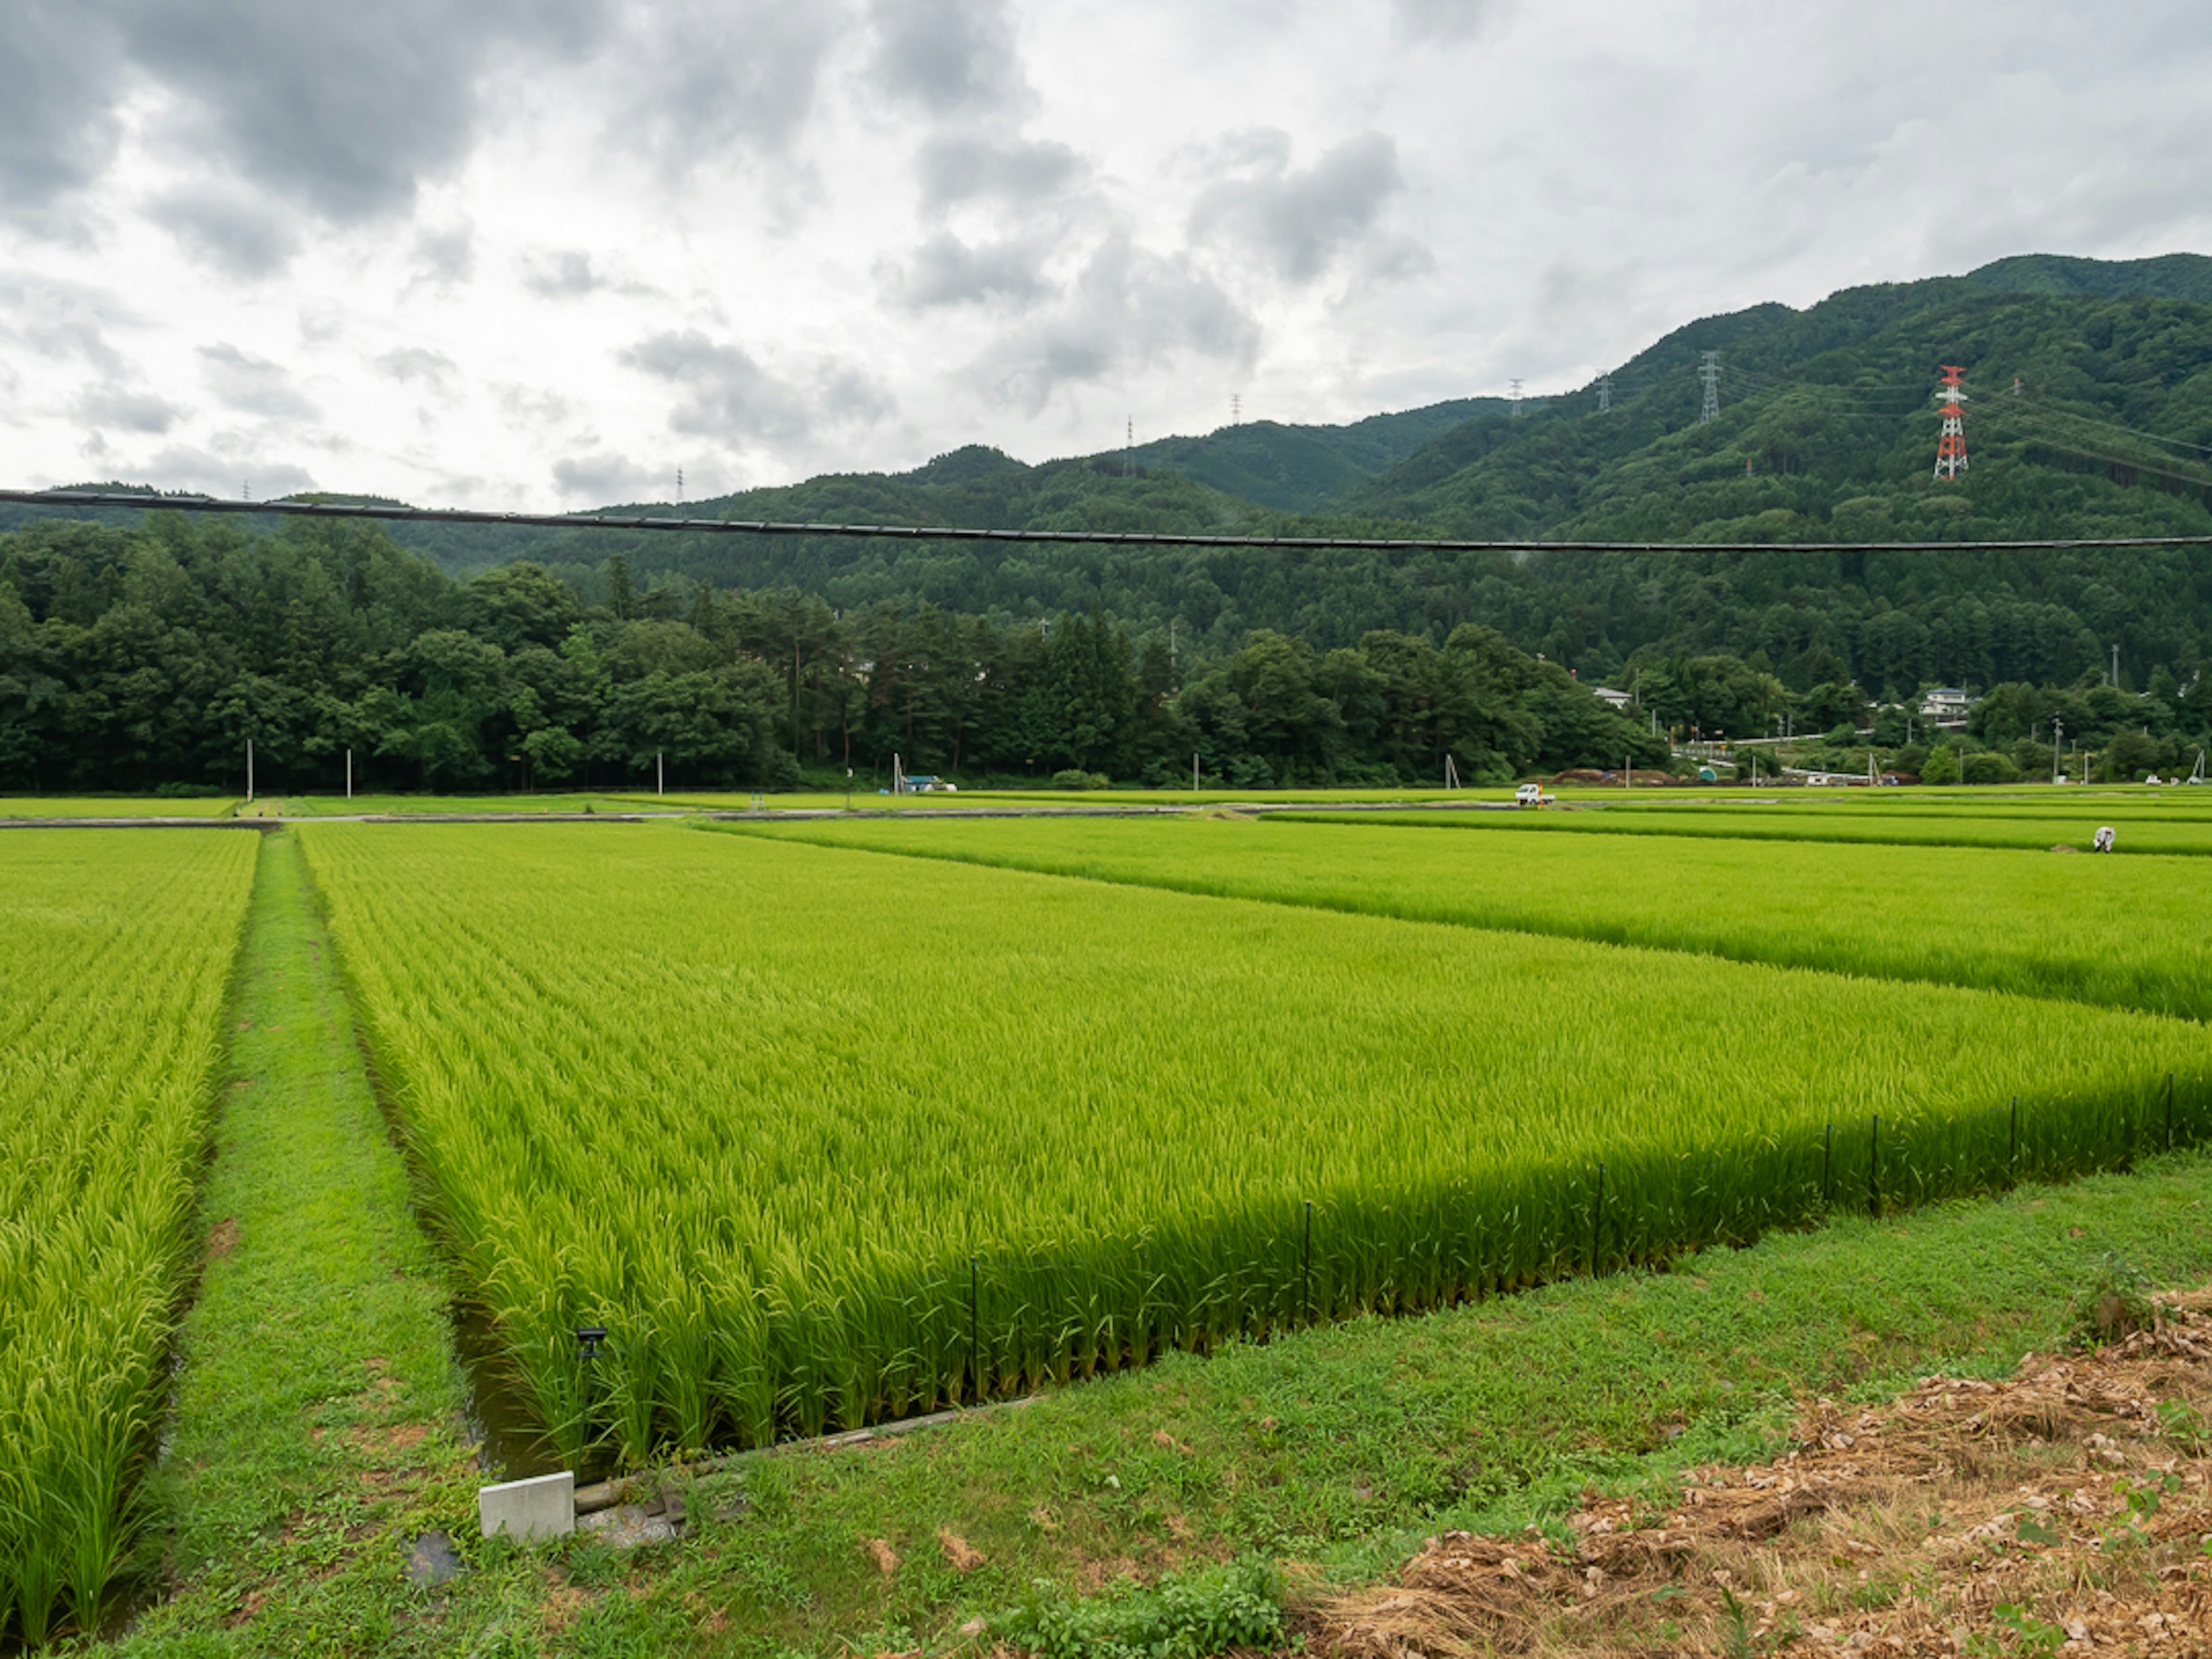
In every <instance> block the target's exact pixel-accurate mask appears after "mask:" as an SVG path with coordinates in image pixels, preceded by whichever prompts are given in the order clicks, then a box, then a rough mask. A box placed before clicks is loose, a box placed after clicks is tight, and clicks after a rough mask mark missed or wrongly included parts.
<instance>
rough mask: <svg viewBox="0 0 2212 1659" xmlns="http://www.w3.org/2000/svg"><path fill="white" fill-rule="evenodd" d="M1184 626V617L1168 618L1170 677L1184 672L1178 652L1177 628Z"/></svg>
mask: <svg viewBox="0 0 2212 1659" xmlns="http://www.w3.org/2000/svg"><path fill="white" fill-rule="evenodd" d="M1181 627H1182V617H1169V618H1168V678H1170V679H1173V678H1176V676H1177V675H1178V674H1179V673H1181V671H1182V659H1180V658H1179V657H1177V656H1176V629H1179V628H1181Z"/></svg>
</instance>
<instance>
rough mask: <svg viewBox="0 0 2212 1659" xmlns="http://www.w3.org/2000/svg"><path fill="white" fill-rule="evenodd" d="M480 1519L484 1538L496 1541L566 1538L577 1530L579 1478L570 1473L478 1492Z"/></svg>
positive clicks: (485, 1488) (540, 1476)
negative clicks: (501, 1538) (501, 1537)
mask: <svg viewBox="0 0 2212 1659" xmlns="http://www.w3.org/2000/svg"><path fill="white" fill-rule="evenodd" d="M477 1521H478V1522H480V1523H481V1524H482V1526H483V1535H484V1536H485V1537H487V1538H495V1537H497V1536H498V1535H499V1534H501V1533H505V1534H507V1536H508V1537H509V1538H513V1539H519V1540H524V1541H527V1540H530V1539H533V1538H564V1537H566V1536H567V1535H568V1534H570V1533H572V1532H574V1531H575V1530H576V1476H575V1473H574V1471H573V1470H570V1469H563V1470H562V1471H561V1472H560V1473H559V1474H541V1475H538V1476H535V1477H533V1478H532V1479H531V1480H504V1481H501V1483H500V1484H499V1485H498V1486H479V1487H477Z"/></svg>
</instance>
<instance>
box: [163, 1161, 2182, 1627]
mask: <svg viewBox="0 0 2212 1659" xmlns="http://www.w3.org/2000/svg"><path fill="white" fill-rule="evenodd" d="M2208 1215H2212V1158H2206V1157H2204V1156H2203V1155H2198V1154H2180V1155H2177V1156H2175V1157H2173V1158H2166V1159H2163V1160H2160V1162H2159V1163H2157V1164H2154V1165H2153V1166H2151V1167H2148V1168H2147V1169H2146V1170H2142V1171H2141V1172H2139V1173H2137V1174H2135V1175H2131V1176H2096V1177H2093V1178H2090V1179H2088V1180H2085V1181H2082V1182H2078V1183H2075V1184H2074V1185H2071V1186H2068V1187H2063V1188H2049V1189H2043V1188H2026V1189H2023V1190H2021V1191H2020V1192H2018V1193H2016V1194H2012V1195H2010V1196H2008V1197H2006V1198H2002V1199H1997V1200H1987V1201H1982V1202H1974V1203H1964V1204H1957V1205H1950V1206H1941V1207H1937V1208H1933V1209H1929V1210H1926V1211H1922V1212H1917V1213H1914V1214H1911V1215H1909V1216H1905V1217H1900V1218H1893V1219H1890V1220H1887V1221H1884V1222H1881V1223H1873V1222H1869V1221H1866V1220H1863V1219H1850V1220H1842V1221H1838V1222H1837V1223H1835V1224H1834V1225H1831V1226H1829V1227H1826V1228H1825V1229H1822V1230H1820V1231H1814V1232H1810V1233H1799V1234H1788V1235H1779V1236H1775V1237H1770V1238H1768V1239H1767V1240H1766V1241H1765V1242H1764V1243H1760V1244H1759V1245H1757V1246H1755V1247H1753V1248H1752V1249H1745V1250H1725V1249H1723V1250H1714V1251H1711V1252H1708V1253H1705V1254H1702V1255H1695V1256H1690V1257H1686V1258H1684V1259H1682V1260H1680V1261H1677V1262H1676V1263H1675V1264H1674V1268H1673V1270H1672V1271H1670V1272H1667V1273H1633V1274H1625V1275H1620V1276H1617V1277H1615V1278H1613V1279H1599V1280H1580V1279H1578V1280H1571V1281H1568V1282H1565V1283H1561V1284H1557V1285H1550V1286H1547V1287H1545V1288H1543V1289H1540V1290H1536V1291H1530V1292H1528V1293H1526V1294H1523V1295H1521V1296H1517V1297H1508V1298H1504V1299H1500V1300H1495V1301H1489V1302H1482V1303H1478V1304H1468V1305H1467V1306H1463V1307H1460V1308H1456V1309H1453V1310H1448V1311H1445V1312H1442V1313H1437V1314H1433V1315H1430V1316H1424V1317H1420V1318H1415V1319H1407V1320H1400V1321H1385V1320H1378V1319H1366V1320H1360V1321H1356V1322H1352V1323H1349V1324H1346V1325H1341V1326H1336V1327H1332V1328H1322V1329H1316V1330H1310V1331H1304V1332H1300V1333H1297V1334H1290V1335H1286V1336H1284V1337H1280V1338H1279V1339H1278V1340H1275V1341H1273V1342H1271V1343H1268V1344H1265V1345H1249V1346H1248V1345H1233V1346H1228V1347H1226V1348H1225V1349H1223V1350H1222V1351H1220V1352H1217V1353H1216V1354H1214V1355H1213V1356H1212V1357H1211V1358H1196V1357H1193V1356H1188V1355H1182V1356H1173V1357H1170V1358H1166V1359H1164V1360H1163V1361H1162V1362H1161V1363H1160V1364H1158V1365H1157V1366H1155V1367H1154V1368H1152V1370H1147V1371H1142V1372H1134V1373H1126V1374H1123V1375H1121V1376H1114V1377H1109V1378H1103V1379H1101V1380H1099V1381H1097V1382H1095V1383H1087V1384H1085V1385H1083V1386H1080V1387H1077V1388H1071V1389H1059V1390H1054V1391H1053V1392H1052V1393H1050V1394H1048V1395H1047V1396H1046V1397H1045V1398H1044V1399H1042V1400H1041V1401H1038V1402H1036V1404H1034V1405H1032V1406H1030V1407H1027V1408H1026V1409H1024V1410H1023V1411H1020V1412H1018V1413H1012V1414H1009V1415H1005V1416H997V1417H987V1418H980V1419H975V1420H973V1421H970V1422H966V1423H963V1424H959V1425H956V1426H954V1427H951V1428H950V1429H945V1430H940V1431H932V1432H929V1433H927V1434H924V1435H920V1436H916V1437H911V1438H908V1439H904V1440H898V1441H884V1442H880V1443H876V1444H874V1445H872V1446H867V1447H863V1448H860V1449H854V1450H851V1451H845V1452H836V1453H829V1454H800V1455H787V1456H781V1457H773V1458H769V1459H765V1460H756V1461H754V1462H750V1464H749V1465H747V1466H746V1467H745V1468H744V1469H743V1471H742V1472H741V1473H739V1474H725V1475H716V1476H713V1477H709V1478H708V1479H707V1480H704V1481H702V1483H701V1484H700V1486H698V1487H697V1488H696V1489H695V1490H694V1492H693V1493H692V1496H691V1503H690V1515H691V1516H692V1530H691V1535H690V1536H689V1537H688V1538H686V1539H685V1540H684V1541H682V1542H680V1543H678V1544H676V1545H673V1546H669V1547H662V1548H660V1549H658V1550H654V1551H649V1552H647V1553H644V1554H642V1555H640V1556H635V1557H621V1556H617V1555H616V1554H615V1553H612V1552H611V1551H609V1550H607V1549H606V1548H605V1547H602V1546H599V1545H598V1544H597V1543H596V1542H593V1541H588V1540H586V1539H585V1538H582V1537H579V1538H576V1539H574V1540H572V1541H568V1542H567V1543H565V1544H562V1545H558V1546H552V1547H543V1548H539V1549H536V1550H532V1551H529V1552H517V1551H510V1550H506V1549H502V1548H499V1547H489V1546H484V1545H482V1544H480V1543H478V1542H477V1541H474V1540H473V1538H472V1536H470V1535H468V1534H469V1532H470V1529H471V1510H470V1505H469V1500H468V1497H467V1494H466V1492H465V1491H464V1490H461V1489H459V1487H458V1486H455V1487H447V1488H439V1489H436V1490H435V1491H434V1492H431V1493H429V1494H428V1495H427V1496H426V1497H425V1498H424V1499H423V1513H422V1519H423V1520H424V1521H426V1522H435V1524H439V1525H442V1526H445V1527H447V1528H451V1529H453V1531H454V1534H455V1538H456V1541H457V1542H458V1543H459V1546H460V1548H461V1553H462V1554H463V1555H464V1557H465V1559H466V1560H467V1562H468V1564H469V1568H470V1570H469V1571H468V1572H467V1573H466V1574H465V1576H464V1577H461V1578H460V1579H459V1580H458V1581H457V1582H456V1583H453V1584H452V1585H450V1586H449V1587H447V1589H444V1590H441V1591H439V1592H435V1593H432V1594H426V1593H423V1592H420V1591H415V1590H410V1589H408V1588H407V1587H406V1586H405V1585H404V1583H403V1582H402V1579H401V1577H400V1573H399V1561H400V1559H401V1553H402V1552H403V1550H404V1544H403V1542H402V1541H401V1539H399V1538H398V1537H395V1536H393V1535H392V1534H391V1533H390V1532H389V1530H386V1531H384V1532H375V1531H372V1533H371V1534H370V1535H369V1537H370V1542H369V1544H368V1545H367V1546H365V1547H363V1553H362V1555H361V1556H359V1557H358V1558H354V1557H348V1556H345V1555H344V1554H343V1553H341V1552H340V1550H339V1549H338V1547H336V1546H334V1545H329V1544H326V1545H325V1548H326V1550H327V1551H329V1552H330V1556H331V1557H334V1558H335V1559H337V1561H338V1562H339V1564H340V1565H338V1567H337V1571H331V1569H330V1568H329V1567H328V1566H325V1565H319V1559H318V1558H316V1557H315V1556H313V1555H311V1554H307V1553H295V1552H293V1551H291V1550H290V1549H289V1547H281V1546H280V1547H276V1548H273V1549H270V1552H269V1553H267V1555H266V1556H265V1557H261V1558H258V1559H260V1560H261V1562H262V1570H261V1571H260V1574H259V1576H258V1577H257V1578H256V1579H255V1580H254V1583H255V1585H256V1589H255V1591H253V1592H250V1593H249V1595H251V1594H257V1593H258V1594H259V1595H262V1596H263V1597H264V1599H263V1600H262V1601H259V1602H258V1603H255V1604H254V1605H255V1606H257V1607H258V1611H257V1612H256V1613H253V1615H252V1617H251V1618H250V1619H249V1620H245V1621H243V1622H240V1623H238V1624H237V1625H236V1627H235V1628H233V1627H231V1623H230V1621H231V1620H234V1618H235V1613H234V1608H235V1607H240V1606H242V1605H243V1604H242V1603H240V1602H238V1601H236V1600H235V1598H228V1599H227V1598H226V1596H225V1595H222V1594H218V1593H216V1592H214V1591H213V1590H212V1589H210V1591H208V1592H206V1593H201V1592H187V1593H186V1595H185V1596H184V1597H183V1598H181V1599H180V1600H179V1601H176V1602H174V1603H173V1604H172V1605H171V1606H170V1607H167V1608H165V1609H163V1610H162V1611H161V1613H158V1614H157V1615H155V1619H154V1620H151V1621H149V1626H148V1631H149V1634H148V1636H147V1637H146V1638H143V1639H142V1641H141V1642H139V1643H137V1644H132V1646H131V1652H133V1653H134V1654H136V1653H139V1652H160V1653H163V1654H169V1653H174V1654H177V1655H179V1656H182V1655H194V1656H197V1655H204V1654H225V1653H246V1652H257V1653H262V1652H266V1653H283V1652H309V1651H313V1652H323V1651H331V1650H349V1651H356V1652H366V1651H372V1650H378V1651H381V1650H397V1651H407V1652H417V1653H423V1654H431V1655H453V1656H457V1659H458V1656H461V1655H467V1654H484V1653H500V1654H507V1653H513V1654H518V1655H519V1654H527V1653H535V1652H545V1651H555V1652H562V1653H576V1654H591V1655H598V1654H622V1655H631V1654H639V1655H643V1654H653V1655H660V1654H701V1655H710V1654H711V1655H716V1656H731V1659H787V1656H790V1655H793V1654H819V1655H825V1656H826V1655H835V1654H844V1653H852V1652H860V1653H872V1652H878V1651H884V1650H908V1649H910V1648H913V1647H916V1646H922V1647H924V1648H925V1649H926V1650H928V1651H933V1652H938V1651H947V1650H975V1651H982V1650H987V1648H988V1646H989V1644H990V1638H989V1637H988V1635H986V1636H985V1637H984V1638H981V1640H980V1641H978V1642H975V1644H972V1649H971V1646H970V1644H969V1643H968V1642H966V1641H965V1640H963V1638H961V1637H960V1636H959V1634H958V1632H959V1629H960V1626H962V1625H963V1623H965V1622H966V1621H967V1620H969V1618H971V1617H972V1616H974V1615H977V1614H982V1615H986V1616H987V1615H990V1614H992V1613H996V1612H998V1611H999V1610H1000V1609H1003V1608H1006V1607H1009V1606H1011V1605H1012V1604H1013V1603H1014V1602H1016V1601H1018V1599H1019V1598H1020V1597H1021V1596H1022V1595H1023V1594H1024V1591H1026V1590H1027V1589H1028V1588H1029V1586H1030V1583H1031V1581H1033V1580H1035V1579H1037V1578H1040V1577H1042V1578H1045V1579H1048V1580H1050V1581H1052V1582H1054V1583H1056V1584H1058V1585H1060V1586H1062V1587H1064V1588H1065V1589H1066V1590H1067V1591H1069V1592H1071V1593H1078V1592H1091V1591H1096V1590H1097V1589H1100V1588H1102V1587H1103V1586H1106V1585H1109V1584H1111V1583H1115V1582H1116V1581H1118V1580H1121V1579H1122V1578H1124V1577H1128V1576H1131V1575H1143V1576H1145V1577H1152V1576H1153V1575H1156V1574H1158V1573H1160V1572H1163V1571H1172V1570H1176V1569H1188V1568H1191V1567H1194V1566H1198V1565H1203V1564H1205V1563H1207V1562H1211V1561H1216V1560H1221V1559H1228V1558H1231V1557H1235V1556H1240V1555H1241V1556H1255V1557H1259V1558H1262V1559H1267V1560H1270V1561H1273V1562H1276V1563H1288V1564H1291V1571H1290V1573H1289V1575H1288V1576H1289V1577H1290V1579H1291V1583H1293V1584H1304V1585H1313V1584H1316V1583H1322V1582H1334V1583H1361V1582H1368V1581H1371V1580H1373V1579H1374V1578H1376V1577H1381V1576H1383V1575H1385V1574H1387V1573H1388V1572H1389V1571H1391V1570H1392V1569H1393V1568H1394V1567H1395V1565H1396V1564H1397V1563H1398V1562H1399V1561H1401V1560H1402V1559H1404V1558H1405V1557H1407V1555H1410V1554H1411V1553H1413V1552H1414V1551H1415V1550H1416V1549H1418V1547H1419V1544H1420V1541H1421V1540H1422V1538H1423V1537H1424V1536H1425V1535H1428V1534H1433V1533H1435V1532H1437V1531H1440V1530H1442V1529H1443V1528H1450V1527H1466V1528H1474V1529H1476V1530H1486V1531H1498V1532H1517V1531H1518V1530H1519V1529H1520V1528H1522V1527H1523V1526H1524V1525H1526V1524H1528V1523H1529V1522H1540V1523H1549V1524H1553V1525H1556V1523H1557V1522H1558V1520H1559V1517H1560V1516H1562V1515H1564V1514H1565V1513H1567V1512H1568V1511H1570V1510H1572V1509H1573V1508H1574V1507H1575V1506H1576V1504H1577V1501H1578V1498H1579V1496H1580V1494H1581V1493H1582V1492H1583V1490H1584V1488H1585V1487H1590V1486H1595V1488H1597V1489H1598V1490H1600V1491H1601V1492H1609V1493H1621V1494H1638V1495H1647V1496H1648V1497H1649V1498H1650V1500H1651V1501H1652V1502H1654V1503H1661V1502H1665V1501H1668V1494H1669V1493H1670V1492H1671V1488H1670V1487H1669V1486H1668V1483H1669V1482H1671V1481H1672V1480H1674V1477H1675V1476H1676V1475H1677V1474H1678V1473H1679V1472H1680V1470H1682V1469H1684V1468H1689V1467H1691V1466H1693V1465H1697V1464H1699V1463H1702V1462H1711V1461H1720V1462H1734V1463H1737V1464H1741V1463H1745V1462H1749V1461H1751V1460H1753V1459H1754V1458H1759V1457H1764V1456H1766V1455H1771V1454H1773V1453H1774V1452H1776V1451H1778V1449H1780V1448H1781V1446H1782V1444H1783V1443H1784V1437H1786V1434H1787V1432H1788V1430H1789V1427H1790V1421H1791V1418H1792V1415H1793V1410H1794V1407H1796V1404H1797V1403H1799V1402H1801V1401H1804V1400H1806V1399H1808V1398H1810V1397H1812V1396H1814V1395H1826V1396H1829V1397H1832V1398H1837V1399H1840V1400H1844V1401H1878V1400H1883V1399H1887V1398H1888V1397H1889V1396H1891V1395H1893V1394H1895V1393H1897V1392H1899V1390H1901V1389H1905V1388H1907V1387H1910V1386H1911V1383H1913V1381H1914V1380H1915V1379H1917V1377H1919V1376H1924V1375H1926V1374H1928V1373H1929V1372H1931V1371H1935V1370H1948V1371H1950V1372H1952V1373H1954V1374H1958V1375H1966V1376H2002V1375H2004V1374H2006V1373H2008V1372H2009V1371H2011V1370H2013V1369H2014V1367H2015V1365H2016V1364H2018V1362H2019V1360H2020V1359H2021V1355H2022V1354H2023V1352H2027V1351H2029V1350H2035V1351H2039V1352H2048V1351H2049V1350H2050V1349H2051V1347H2052V1346H2054V1345H2056V1344H2057V1342H2058V1341H2059V1340H2061V1339H2062V1338H2063V1335H2064V1334H2065V1333H2066V1332H2067V1331H2068V1330H2069V1328H2070V1327H2071V1325H2072V1324H2073V1322H2074V1318H2075V1300H2076V1298H2077V1297H2080V1296H2081V1294H2082V1293H2083V1292H2084V1291H2085V1290H2087V1288H2088V1287H2089V1286H2091V1285H2093V1284H2094V1283H2096V1282H2097V1280H2098V1279H2099V1276H2100V1267H2101V1264H2102V1263H2103V1261H2104V1259H2105V1258H2106V1256H2107V1255H2120V1256H2123V1257H2125V1258H2126V1259H2128V1260H2130V1261H2133V1262H2134V1263H2135V1264H2136V1265H2137V1266H2138V1267H2140V1268H2142V1270H2143V1271H2144V1272H2145V1273H2148V1275H2149V1276H2150V1277H2151V1278H2152V1279H2154V1280H2155V1281H2157V1282H2160V1283H2164V1284H2189V1283H2201V1282H2203V1279H2204V1278H2205V1277H2206V1275H2207V1274H2208V1273H2212V1225H2208ZM245 1243H246V1234H245V1233H244V1232H243V1231H241V1234H240V1248H241V1249H243V1248H244V1246H245ZM242 1335H243V1333H241V1336H242ZM737 1486H742V1488H743V1490H744V1493H745V1496H746V1498H747V1500H748V1504H749V1507H748V1508H747V1509H746V1510H744V1513H742V1514H741V1515H738V1516H733V1517H731V1518H727V1519H720V1518H718V1517H717V1514H716V1510H717V1508H718V1506H719V1505H720V1504H722V1503H723V1502H726V1499H727V1498H728V1497H729V1495H730V1493H731V1492H732V1488H733V1487H737ZM878 1546H880V1548H878ZM979 1557H980V1558H981V1559H980V1560H979V1559H977V1558H979ZM325 1559H329V1558H325ZM886 1562H890V1563H895V1565H890V1566H888V1568H887V1567H886V1565H884V1564H885V1563H886ZM956 1563H957V1564H964V1565H956ZM1299 1564H1303V1565H1299ZM325 1575H327V1576H325ZM156 1638H158V1639H156Z"/></svg>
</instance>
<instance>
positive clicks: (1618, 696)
mask: <svg viewBox="0 0 2212 1659" xmlns="http://www.w3.org/2000/svg"><path fill="white" fill-rule="evenodd" d="M1590 696H1593V697H1595V698H1596V699H1597V700H1598V701H1599V702H1609V703H1611V704H1612V705H1613V707H1614V708H1617V709H1619V710H1620V712H1621V713H1622V714H1626V713H1627V712H1628V708H1629V705H1630V704H1631V703H1632V702H1635V701H1636V694H1635V693H1634V692H1633V691H1616V690H1613V688H1612V687H1611V686H1609V685H1593V686H1592V687H1590Z"/></svg>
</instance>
